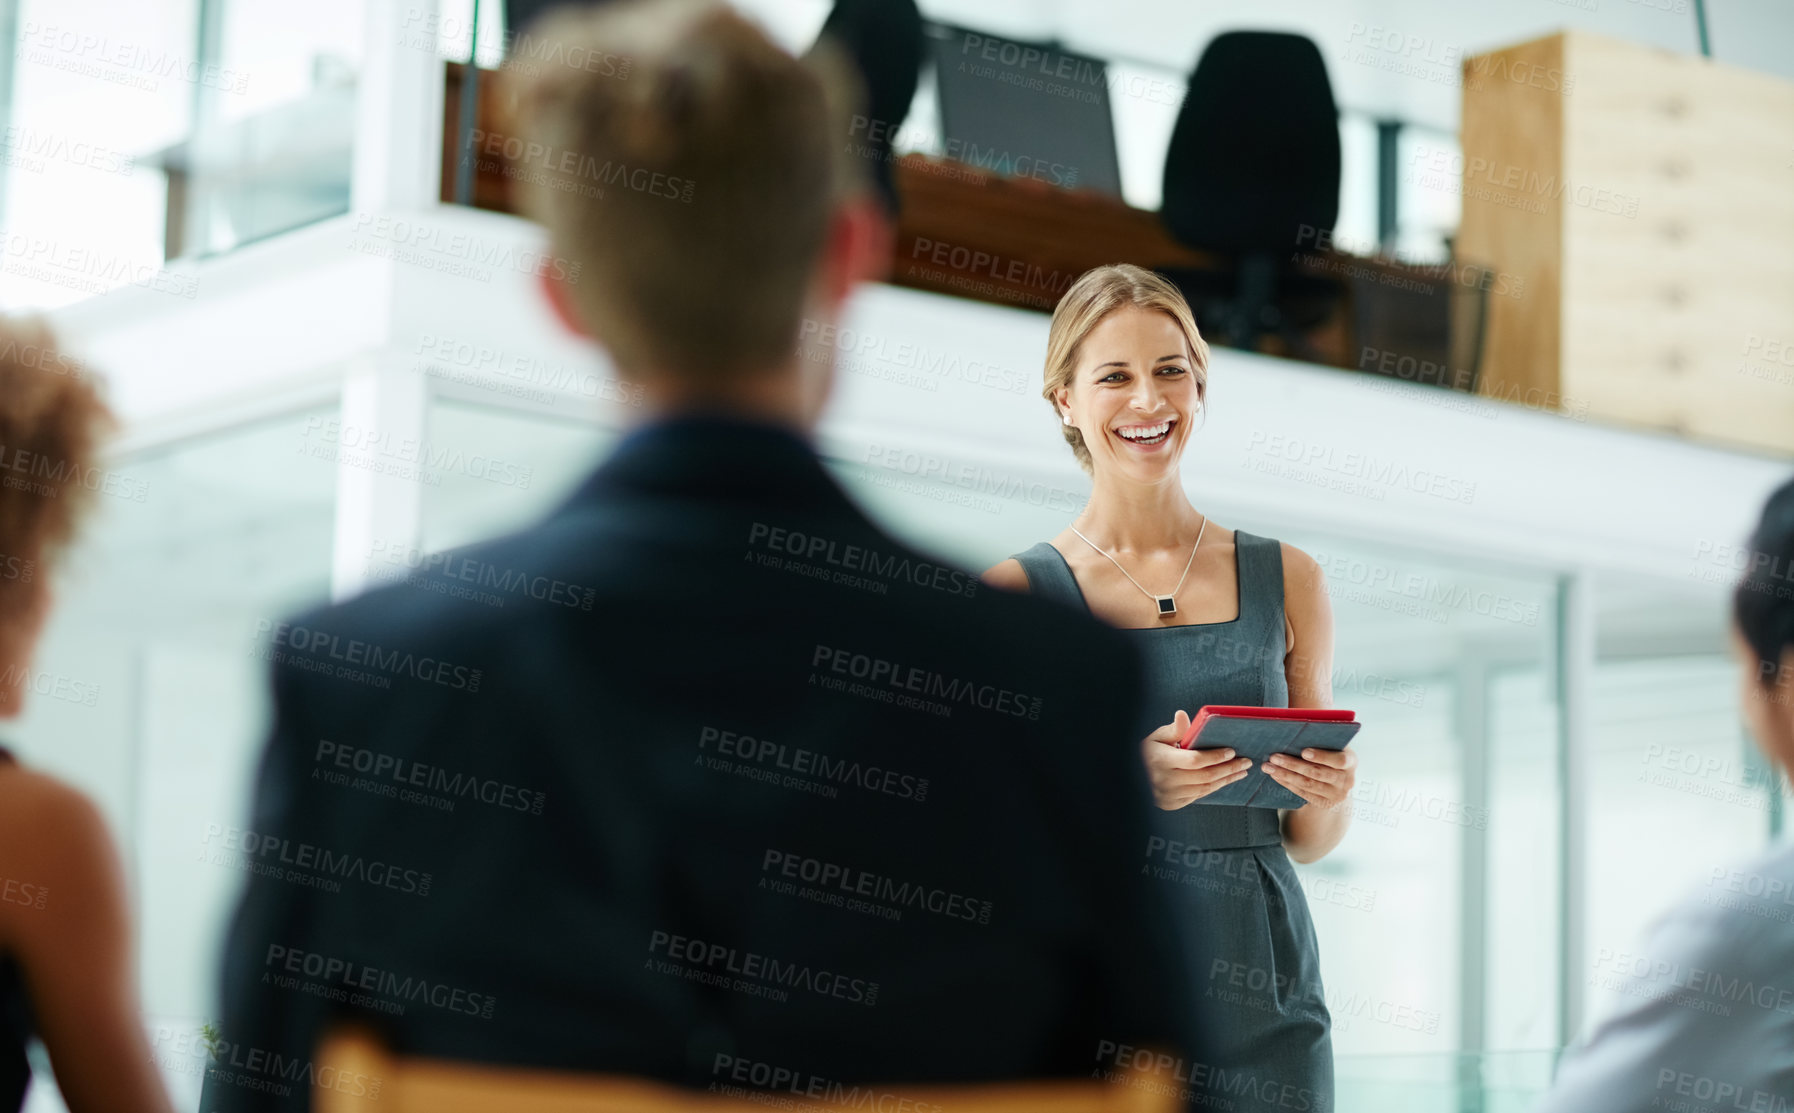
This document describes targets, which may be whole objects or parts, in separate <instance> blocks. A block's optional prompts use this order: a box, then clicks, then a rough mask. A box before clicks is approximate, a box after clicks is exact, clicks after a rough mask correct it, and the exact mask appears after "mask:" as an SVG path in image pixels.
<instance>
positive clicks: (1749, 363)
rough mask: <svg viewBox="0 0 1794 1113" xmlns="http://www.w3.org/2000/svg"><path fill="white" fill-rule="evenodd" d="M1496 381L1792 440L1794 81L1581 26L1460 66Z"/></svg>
mask: <svg viewBox="0 0 1794 1113" xmlns="http://www.w3.org/2000/svg"><path fill="white" fill-rule="evenodd" d="M1462 144H1463V165H1462V168H1461V171H1462V185H1463V221H1462V225H1461V228H1460V233H1459V237H1458V241H1457V251H1458V254H1459V256H1460V258H1461V259H1462V260H1464V261H1465V262H1477V263H1483V264H1486V265H1489V266H1492V267H1494V268H1495V269H1497V270H1499V271H1501V272H1504V273H1507V274H1510V275H1513V276H1515V277H1517V278H1519V279H1522V280H1523V281H1524V288H1525V290H1526V293H1525V296H1523V297H1519V298H1494V299H1491V304H1490V306H1489V319H1488V331H1487V340H1486V347H1485V349H1484V364H1483V369H1484V374H1483V380H1482V382H1483V389H1484V391H1485V392H1486V393H1508V394H1510V395H1511V394H1512V393H1513V392H1514V391H1515V390H1516V389H1518V390H1537V391H1544V392H1555V393H1556V395H1557V396H1558V397H1559V398H1561V399H1563V400H1564V403H1565V407H1564V408H1566V409H1570V410H1572V411H1574V410H1576V409H1578V408H1582V407H1586V412H1587V413H1588V415H1589V416H1590V417H1593V418H1595V419H1605V420H1610V421H1614V422H1619V423H1624V424H1630V425H1636V426H1645V427H1649V428H1654V429H1662V430H1667V431H1671V432H1675V433H1679V434H1682V435H1685V436H1688V437H1691V438H1695V439H1699V440H1708V441H1714V442H1720V443H1726V444H1731V445H1736V446H1744V447H1749V448H1754V449H1760V450H1767V451H1770V452H1774V453H1777V454H1788V453H1794V83H1789V82H1787V81H1784V80H1782V79H1779V78H1775V77H1770V76H1767V75H1764V74H1758V73H1751V72H1749V71H1745V70H1739V69H1735V68H1732V67H1729V66H1725V65H1720V64H1716V63H1714V62H1711V61H1709V60H1706V59H1703V58H1698V57H1690V56H1686V55H1681V54H1673V53H1670V52H1667V51H1663V50H1658V49H1654V48H1649V47H1642V46H1635V45H1632V44H1630V43H1623V42H1617V41H1614V40H1612V39H1606V38H1601V37H1599V36H1594V35H1587V34H1583V33H1580V32H1570V33H1565V34H1559V35H1553V36H1551V37H1549V38H1545V39H1540V40H1537V41H1534V42H1529V43H1524V44H1521V45H1519V46H1515V47H1512V48H1509V49H1507V50H1502V51H1496V52H1494V53H1492V54H1485V55H1479V56H1477V57H1475V58H1470V59H1467V60H1466V61H1465V64H1464V119H1463V130H1462Z"/></svg>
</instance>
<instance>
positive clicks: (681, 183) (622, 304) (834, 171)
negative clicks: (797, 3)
mask: <svg viewBox="0 0 1794 1113" xmlns="http://www.w3.org/2000/svg"><path fill="white" fill-rule="evenodd" d="M506 69H507V70H508V71H509V73H510V75H511V76H512V80H513V84H512V88H513V89H514V91H515V94H516V101H515V108H514V110H513V111H514V113H515V115H514V119H515V120H516V124H515V127H514V131H515V132H516V133H517V136H518V138H520V139H521V140H522V141H523V149H524V150H525V151H526V152H527V153H526V155H525V156H524V158H523V159H522V160H521V161H518V162H516V163H515V164H514V166H513V168H512V171H511V173H512V174H513V175H514V177H513V181H514V182H516V183H517V186H518V187H519V190H518V199H519V200H520V201H521V203H522V207H523V209H524V211H525V212H526V213H527V214H528V215H529V216H531V217H532V218H533V219H535V220H537V221H539V222H541V223H542V224H543V225H544V226H546V227H547V229H548V234H549V240H550V244H551V248H552V250H553V251H554V252H555V253H556V254H557V255H559V256H561V257H563V258H564V259H565V260H566V263H567V264H568V265H567V266H566V268H565V269H566V270H567V271H568V272H569V273H576V274H577V278H576V279H575V280H573V281H572V282H571V283H569V285H568V287H567V294H568V300H569V301H570V302H571V308H572V310H573V312H574V314H575V315H576V316H577V317H578V318H579V321H580V323H581V324H583V325H584V326H585V328H586V329H587V330H588V331H590V332H591V333H592V334H593V335H594V336H596V337H597V338H598V339H599V341H600V342H601V343H603V344H604V345H605V347H606V348H608V349H609V350H610V353H611V355H612V357H613V358H614V359H615V360H616V362H617V364H618V367H619V368H620V369H621V370H622V371H623V372H624V373H625V374H626V375H630V376H632V377H644V376H654V375H675V376H678V377H679V378H680V379H682V380H684V381H685V382H687V383H688V384H690V385H692V386H697V387H703V386H706V385H716V384H721V383H724V382H727V381H730V380H736V379H740V378H743V377H745V376H749V375H753V374H756V373H759V372H763V371H767V370H771V369H774V368H780V367H785V366H788V365H789V364H790V362H791V360H792V358H793V355H794V353H795V352H796V350H797V339H798V327H799V324H800V323H801V321H802V319H803V316H804V313H805V303H806V295H807V294H808V292H809V290H810V284H811V280H812V276H813V273H814V272H815V269H816V267H817V264H818V261H819V259H820V257H821V255H822V253H823V250H824V246H825V244H826V242H827V240H828V235H829V226H830V220H831V217H832V216H833V213H834V210H835V206H836V204H837V203H838V202H839V201H840V200H841V199H842V198H843V197H844V196H846V195H847V194H848V192H849V191H850V190H851V189H852V188H853V183H852V182H850V180H849V177H848V175H850V174H851V172H852V171H851V166H850V160H848V159H846V158H843V157H842V156H841V155H840V153H839V151H838V147H839V144H838V142H836V138H837V137H838V136H839V135H840V134H843V133H844V130H845V129H844V128H842V127H838V126H837V121H836V117H838V116H842V115H844V114H845V113H846V112H848V111H849V110H850V108H849V105H848V103H847V97H848V93H847V91H846V88H845V86H844V79H843V77H842V71H840V70H839V69H838V67H837V66H836V65H834V64H832V63H831V61H830V60H827V59H824V60H821V61H820V62H817V61H811V62H805V61H800V60H799V59H797V58H794V57H792V56H791V55H789V54H787V53H786V52H785V51H783V50H781V49H780V48H779V47H778V46H776V45H775V44H773V43H772V42H771V41H769V40H768V39H767V37H766V36H765V34H764V33H763V32H761V31H760V30H759V29H758V28H757V27H755V26H754V25H753V24H752V23H750V22H748V21H747V20H746V19H744V18H743V17H742V16H740V15H739V14H737V13H736V12H735V11H733V10H732V9H731V8H729V7H728V6H727V5H726V4H724V3H721V2H719V0H622V2H619V3H612V4H606V5H603V6H601V7H598V8H595V9H572V8H568V9H562V10H560V11H557V12H553V13H550V14H549V15H548V16H547V17H545V18H544V19H543V20H542V21H540V22H539V23H537V24H535V25H533V26H531V27H529V28H526V29H525V30H524V33H523V34H521V35H519V36H517V38H516V39H515V41H514V43H513V45H512V49H511V57H510V59H509V61H508V62H507V65H506ZM575 267H576V268H577V271H576V272H575V271H574V268H575Z"/></svg>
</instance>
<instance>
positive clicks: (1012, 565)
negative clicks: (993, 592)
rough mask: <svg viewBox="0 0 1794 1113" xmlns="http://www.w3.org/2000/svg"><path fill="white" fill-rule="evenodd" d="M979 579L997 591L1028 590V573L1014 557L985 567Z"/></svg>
mask: <svg viewBox="0 0 1794 1113" xmlns="http://www.w3.org/2000/svg"><path fill="white" fill-rule="evenodd" d="M979 579H981V580H983V581H984V582H985V584H987V585H988V586H990V587H994V588H996V589H998V590H999V591H1019V592H1026V591H1027V590H1028V573H1027V571H1026V570H1024V569H1023V568H1022V562H1021V561H1019V560H1017V559H1015V558H1014V557H1010V558H1009V559H1008V560H1005V561H1002V562H1001V563H998V564H993V565H991V566H990V567H989V568H986V569H985V570H984V575H982V576H980V577H979Z"/></svg>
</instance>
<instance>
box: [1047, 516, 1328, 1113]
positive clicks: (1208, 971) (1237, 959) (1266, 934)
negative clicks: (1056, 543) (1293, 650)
mask: <svg viewBox="0 0 1794 1113" xmlns="http://www.w3.org/2000/svg"><path fill="white" fill-rule="evenodd" d="M1015 559H1016V560H1017V561H1019V562H1020V563H1021V566H1022V569H1023V571H1025V572H1026V573H1027V574H1028V584H1029V588H1030V590H1031V591H1032V592H1033V593H1034V594H1035V595H1038V596H1042V597H1044V598H1047V599H1053V600H1057V601H1059V602H1061V603H1064V604H1066V605H1069V606H1072V607H1076V608H1079V609H1081V610H1084V611H1086V612H1088V611H1089V606H1088V604H1086V603H1085V601H1084V593H1083V591H1082V589H1080V588H1079V587H1078V583H1077V580H1076V579H1075V578H1074V577H1073V576H1072V574H1071V568H1070V566H1069V565H1067V564H1066V562H1065V558H1064V557H1063V556H1061V555H1060V553H1059V550H1058V549H1055V548H1054V547H1053V546H1052V545H1049V544H1047V543H1046V542H1044V541H1043V542H1041V543H1040V544H1038V545H1035V546H1034V547H1033V548H1031V549H1029V550H1028V551H1027V552H1025V553H1018V554H1016V557H1015ZM1234 560H1235V563H1236V566H1237V568H1238V571H1239V600H1240V614H1239V617H1238V618H1236V619H1234V620H1233V621H1232V622H1210V623H1201V624H1197V625H1193V626H1166V627H1163V628H1154V629H1143V630H1129V631H1127V633H1128V634H1129V635H1130V636H1131V637H1133V638H1134V640H1135V646H1136V647H1137V648H1138V649H1139V651H1140V655H1141V657H1142V658H1143V659H1144V662H1145V667H1146V689H1147V701H1146V706H1145V707H1144V708H1141V709H1140V715H1139V717H1138V721H1139V723H1140V729H1139V730H1138V732H1137V735H1138V737H1142V738H1144V737H1145V736H1146V735H1147V734H1149V733H1151V732H1152V731H1153V730H1156V729H1157V728H1159V727H1161V726H1163V725H1165V724H1166V723H1169V722H1170V721H1171V720H1172V717H1173V715H1174V713H1175V712H1176V711H1177V710H1179V709H1180V708H1181V709H1182V710H1184V711H1187V712H1189V713H1190V714H1191V715H1192V716H1194V715H1195V713H1196V709H1197V708H1199V707H1201V706H1203V705H1204V704H1239V705H1251V706H1255V707H1288V706H1289V683H1288V681H1287V679H1286V678H1285V676H1284V671H1283V655H1284V653H1285V651H1286V647H1285V644H1284V627H1283V550H1282V549H1281V548H1280V547H1279V545H1278V543H1277V542H1276V541H1273V540H1270V539H1269V538H1264V537H1257V536H1254V535H1252V534H1249V533H1244V532H1241V531H1235V533H1234ZM1154 810H1155V812H1156V814H1157V818H1158V837H1156V838H1154V839H1153V840H1152V843H1151V844H1149V846H1148V850H1147V855H1146V865H1145V867H1144V872H1146V873H1147V874H1148V875H1149V876H1151V877H1153V878H1155V879H1157V880H1159V881H1160V882H1161V883H1162V884H1163V885H1164V887H1165V891H1166V892H1167V894H1169V895H1170V897H1171V900H1172V903H1173V905H1174V906H1175V908H1176V909H1177V913H1178V915H1179V916H1180V918H1181V922H1180V924H1179V930H1180V931H1181V932H1182V933H1183V934H1184V936H1185V938H1186V939H1188V940H1189V947H1190V952H1191V955H1192V962H1191V964H1190V970H1191V972H1192V974H1193V975H1194V977H1195V979H1196V985H1195V992H1194V997H1195V999H1196V1001H1197V1005H1198V1007H1199V1008H1201V1009H1202V1010H1203V1017H1202V1019H1203V1024H1202V1029H1203V1031H1204V1032H1205V1033H1207V1035H1208V1037H1209V1041H1210V1045H1211V1046H1210V1048H1209V1049H1208V1051H1209V1055H1208V1057H1209V1059H1211V1060H1212V1061H1211V1062H1209V1063H1205V1064H1198V1065H1196V1066H1194V1067H1192V1068H1191V1069H1190V1070H1189V1071H1188V1072H1187V1074H1185V1075H1184V1076H1183V1081H1184V1084H1185V1085H1186V1086H1189V1087H1191V1088H1193V1089H1195V1090H1197V1091H1198V1092H1199V1093H1203V1094H1204V1095H1205V1096H1206V1095H1212V1099H1213V1100H1212V1104H1213V1105H1214V1106H1215V1107H1216V1108H1226V1109H1232V1110H1235V1111H1236V1113H1260V1111H1263V1113H1289V1111H1290V1110H1291V1109H1308V1110H1314V1111H1316V1113H1328V1111H1330V1110H1332V1109H1333V1108H1334V1104H1333V1043H1332V1034H1331V1033H1332V1018H1331V1017H1330V1016H1329V1015H1328V1012H1327V1003H1326V996H1325V992H1324V991H1323V989H1322V987H1321V972H1320V954H1319V950H1318V948H1317V946H1316V944H1315V936H1314V921H1313V919H1311V918H1310V916H1309V914H1308V900H1307V898H1306V897H1305V896H1304V895H1303V892H1302V888H1301V884H1300V882H1299V881H1298V880H1297V878H1296V873H1295V869H1294V867H1292V866H1291V865H1290V861H1289V856H1288V855H1287V854H1285V853H1284V850H1283V837H1282V831H1281V827H1280V824H1279V820H1278V813H1277V811H1276V809H1274V808H1247V807H1236V806H1222V805H1209V804H1203V803H1202V802H1201V801H1197V802H1196V803H1193V804H1189V805H1187V806H1185V807H1183V808H1180V809H1178V810H1177V811H1173V812H1166V811H1158V810H1157V809H1154Z"/></svg>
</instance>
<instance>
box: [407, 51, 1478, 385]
mask: <svg viewBox="0 0 1794 1113" xmlns="http://www.w3.org/2000/svg"><path fill="white" fill-rule="evenodd" d="M463 70H464V67H463V66H462V65H461V64H459V63H454V62H451V63H449V64H448V89H447V98H446V104H445V120H444V127H445V132H444V143H443V163H442V167H443V172H442V198H443V200H444V201H453V200H454V182H455V170H456V164H457V161H458V160H457V157H456V138H455V136H456V128H457V124H458V120H459V116H460V106H461V80H462V73H463ZM492 78H493V75H492V74H490V73H484V72H483V73H482V74H481V80H480V84H479V109H478V115H477V120H476V123H475V125H474V126H475V129H476V132H475V135H476V138H477V137H479V136H490V135H492V134H493V133H494V132H496V131H497V130H499V129H500V127H501V125H499V124H498V123H496V120H497V119H498V112H497V110H498V100H497V93H496V84H497V83H496V82H495V81H494V80H493V79H492ZM473 158H474V168H475V174H474V177H473V204H474V206H475V207H477V208H484V209H494V210H497V211H500V212H514V211H516V210H515V206H514V205H513V203H512V201H511V198H510V195H509V189H508V188H507V181H506V179H505V177H504V167H503V165H502V161H501V160H500V159H498V158H495V157H493V156H490V155H485V154H482V153H479V152H478V151H477V145H476V152H475V154H474V156H473ZM893 169H894V179H895V182H896V186H897V192H898V196H899V197H900V199H901V205H902V212H901V214H900V216H899V220H898V225H897V229H896V238H895V247H894V250H893V252H892V259H891V269H890V274H889V277H888V279H887V280H888V281H889V282H890V283H892V284H893V285H897V286H907V287H910V288H913V289H917V290H928V291H930V292H933V293H939V294H948V295H952V296H955V297H964V298H970V299H973V300H976V301H985V302H990V303H992V304H995V305H1005V306H1010V307H1013V308H1019V309H1028V310H1034V311H1037V312H1042V313H1050V312H1052V309H1053V306H1054V305H1056V304H1057V303H1058V301H1059V296H1060V295H1061V294H1063V293H1064V292H1065V290H1066V288H1067V287H1069V286H1070V285H1071V284H1072V283H1073V282H1074V281H1076V280H1077V277H1078V276H1079V275H1081V274H1083V273H1084V272H1085V271H1087V270H1089V269H1090V268H1092V267H1096V266H1101V265H1103V264H1105V263H1134V264H1137V265H1139V266H1142V267H1146V268H1147V269H1149V270H1167V269H1173V270H1185V271H1210V272H1215V273H1219V274H1225V273H1226V272H1227V271H1228V270H1229V269H1230V267H1231V266H1232V264H1231V262H1230V261H1229V260H1228V259H1226V258H1225V257H1222V256H1219V255H1214V254H1209V253H1205V252H1200V251H1194V250H1191V249H1190V248H1187V247H1185V246H1183V245H1182V244H1180V243H1178V242H1177V241H1176V240H1174V239H1172V238H1171V236H1170V234H1169V233H1168V232H1166V230H1165V228H1164V226H1163V224H1161V223H1160V221H1159V216H1158V214H1157V213H1154V212H1148V211H1146V210H1144V209H1136V208H1133V207H1131V206H1129V205H1128V204H1127V203H1125V202H1124V201H1121V200H1119V199H1117V198H1113V197H1108V196H1105V195H1102V194H1099V193H1094V192H1090V191H1085V190H1068V189H1063V188H1059V187H1055V186H1051V185H1048V184H1046V183H1043V182H1037V181H1033V180H1031V179H1026V178H1007V177H1002V176H1000V175H996V174H992V173H990V172H988V171H985V170H980V169H978V168H977V167H973V166H968V165H966V164H964V163H959V162H951V161H947V160H943V159H935V158H930V157H928V156H924V155H915V154H911V155H904V156H902V157H900V158H898V159H897V160H896V164H895V166H894V167H893ZM1296 246H1298V245H1292V252H1291V266H1292V269H1293V270H1294V272H1295V273H1297V274H1300V275H1305V276H1308V277H1311V278H1319V279H1326V280H1329V281H1332V282H1336V283H1337V284H1338V285H1339V287H1340V290H1341V296H1340V298H1339V299H1338V301H1337V304H1336V305H1335V306H1334V308H1333V309H1332V311H1331V313H1330V314H1329V315H1328V316H1327V318H1326V319H1325V320H1323V321H1321V322H1320V323H1319V324H1318V325H1316V326H1314V327H1312V328H1309V329H1307V330H1306V331H1305V332H1304V333H1303V334H1302V336H1301V344H1302V347H1301V349H1300V350H1291V349H1289V348H1287V347H1286V346H1285V345H1284V344H1283V343H1282V342H1281V341H1280V340H1279V339H1278V338H1277V337H1276V336H1269V337H1266V338H1265V339H1264V340H1262V341H1261V342H1260V344H1259V349H1258V350H1260V351H1263V352H1266V353H1267V354H1271V355H1285V356H1290V357H1292V358H1299V359H1304V360H1308V361H1311V362H1316V363H1322V364H1327V365H1330V366H1335V367H1346V368H1353V369H1358V370H1363V371H1366V372H1368V373H1371V374H1381V375H1390V376H1399V377H1404V378H1409V379H1413V380H1415V381H1419V382H1424V383H1430V384H1434V385H1451V386H1454V387H1455V388H1456V389H1469V387H1470V385H1471V384H1470V378H1471V376H1470V373H1469V369H1470V368H1471V367H1473V366H1474V363H1475V360H1474V357H1473V355H1472V354H1471V353H1469V352H1467V351H1464V352H1454V351H1453V350H1452V349H1453V341H1454V340H1458V341H1460V343H1459V344H1458V346H1459V347H1463V345H1462V344H1461V341H1462V339H1463V338H1464V337H1467V336H1474V335H1475V334H1476V331H1477V330H1476V329H1474V328H1472V327H1467V326H1465V325H1464V324H1463V323H1462V322H1461V321H1460V320H1458V319H1459V318H1463V317H1465V315H1466V313H1467V312H1468V310H1467V307H1468V306H1470V305H1471V304H1473V303H1474V302H1475V299H1473V298H1466V297H1464V296H1463V295H1464V294H1465V293H1466V292H1467V291H1469V292H1472V293H1473V292H1474V291H1473V290H1472V289H1471V287H1470V285H1468V284H1467V280H1470V273H1471V272H1470V271H1469V270H1468V269H1466V268H1463V267H1459V266H1457V265H1455V264H1446V265H1444V266H1441V267H1414V266H1408V265H1404V264H1401V263H1395V262H1391V261H1388V260H1382V259H1369V258H1364V257H1362V256H1356V255H1349V254H1346V253H1344V252H1340V251H1335V250H1323V249H1314V250H1310V249H1309V246H1310V245H1299V246H1302V247H1303V250H1300V251H1297V250H1294V248H1295V247H1296ZM1448 322H1450V325H1451V327H1449V328H1448Z"/></svg>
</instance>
